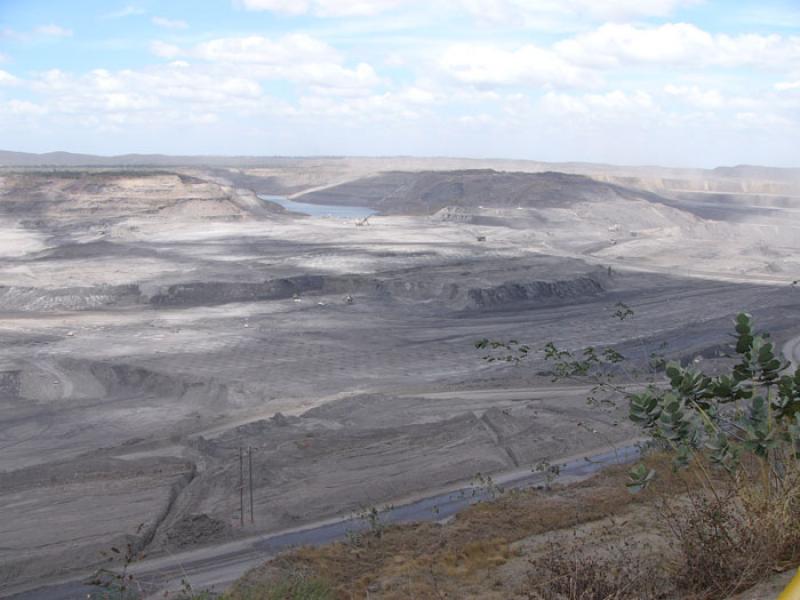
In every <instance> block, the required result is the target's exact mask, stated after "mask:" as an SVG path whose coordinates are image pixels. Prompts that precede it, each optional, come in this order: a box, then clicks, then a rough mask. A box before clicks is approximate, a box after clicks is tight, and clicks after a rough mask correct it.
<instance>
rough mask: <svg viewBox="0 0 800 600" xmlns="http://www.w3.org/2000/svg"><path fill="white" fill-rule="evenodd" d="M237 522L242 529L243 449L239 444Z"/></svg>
mask: <svg viewBox="0 0 800 600" xmlns="http://www.w3.org/2000/svg"><path fill="white" fill-rule="evenodd" d="M239 524H240V525H241V526H242V529H244V451H243V450H242V447H241V446H239Z"/></svg>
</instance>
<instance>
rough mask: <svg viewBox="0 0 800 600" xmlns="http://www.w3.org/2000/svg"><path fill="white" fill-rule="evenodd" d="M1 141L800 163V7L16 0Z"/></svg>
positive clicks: (775, 2) (0, 63)
mask: <svg viewBox="0 0 800 600" xmlns="http://www.w3.org/2000/svg"><path fill="white" fill-rule="evenodd" d="M0 149H6V150H17V151H26V152H49V151H54V150H66V151H72V152H87V153H93V154H124V153H129V152H143V153H150V152H154V153H165V154H214V155H282V156H305V155H362V156H374V155H381V156H396V155H414V156H461V157H475V158H523V159H533V160H543V161H589V162H606V163H616V164H632V165H644V164H658V165H664V166H686V167H714V166H718V165H734V164H743V163H747V164H761V165H772V166H795V167H797V166H800V158H798V156H800V152H799V150H800V0H170V1H169V2H164V1H163V0H162V1H155V0H130V2H127V1H125V0H123V1H122V2H116V1H115V0H102V1H101V0H72V1H63V0H49V1H47V0H0Z"/></svg>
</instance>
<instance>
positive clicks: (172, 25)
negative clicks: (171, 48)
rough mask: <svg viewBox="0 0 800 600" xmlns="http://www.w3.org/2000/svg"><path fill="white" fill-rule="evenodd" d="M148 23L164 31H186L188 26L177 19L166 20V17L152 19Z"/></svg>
mask: <svg viewBox="0 0 800 600" xmlns="http://www.w3.org/2000/svg"><path fill="white" fill-rule="evenodd" d="M150 21H151V22H152V23H153V25H155V26H157V27H163V28H164V29H188V28H189V24H188V23H187V22H186V21H181V20H179V19H167V18H166V17H152V18H151V19H150Z"/></svg>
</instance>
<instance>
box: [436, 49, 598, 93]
mask: <svg viewBox="0 0 800 600" xmlns="http://www.w3.org/2000/svg"><path fill="white" fill-rule="evenodd" d="M438 65H439V67H440V68H441V69H442V70H443V71H444V72H445V73H447V74H448V75H449V76H450V77H452V78H453V79H455V80H457V81H459V82H462V83H466V84H473V85H479V86H481V85H484V86H489V85H555V86H585V85H592V84H594V83H596V82H597V78H596V77H595V76H594V75H593V74H591V73H590V72H588V71H585V70H583V69H581V68H579V67H576V66H574V65H572V64H570V63H568V62H567V61H565V60H563V59H562V58H561V57H559V56H558V55H557V54H555V53H554V52H552V51H550V50H548V49H544V48H539V47H538V46H534V45H532V44H528V45H525V46H521V47H519V48H516V49H513V50H508V49H505V48H500V47H497V46H489V45H480V46H479V45H475V44H455V45H452V46H450V47H448V48H447V49H445V51H444V52H443V54H442V55H441V56H440V58H439V61H438Z"/></svg>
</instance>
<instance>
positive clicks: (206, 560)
mask: <svg viewBox="0 0 800 600" xmlns="http://www.w3.org/2000/svg"><path fill="white" fill-rule="evenodd" d="M640 441H641V440H631V441H629V442H628V443H627V444H626V445H623V446H619V447H617V448H605V449H603V450H600V451H598V450H595V451H594V453H592V454H584V455H578V456H573V457H570V458H566V459H563V460H560V461H554V462H553V465H558V467H559V468H560V478H561V479H560V480H561V481H563V480H574V479H580V478H584V477H587V476H589V475H591V474H593V473H596V472H597V471H599V470H601V469H602V468H604V467H607V466H609V465H612V464H622V463H627V462H632V461H633V460H635V459H636V457H637V456H638V455H639V442H640ZM545 478H546V476H545V475H544V474H543V473H538V472H532V471H531V469H530V468H525V469H519V470H516V471H513V472H508V473H505V474H502V475H498V476H496V477H495V478H494V481H495V483H496V484H497V485H498V486H501V487H503V488H504V489H523V488H530V487H535V486H537V485H542V484H543V483H545ZM492 493H493V492H492V490H489V489H486V488H483V487H475V486H474V485H472V484H460V485H458V486H455V487H452V488H450V489H446V490H441V491H439V492H437V493H435V494H433V495H429V496H426V497H421V498H417V499H414V500H411V501H409V502H407V503H405V504H400V505H397V506H392V507H391V508H389V509H387V510H386V511H385V512H384V513H383V514H382V518H383V520H384V521H385V522H387V523H408V522H414V521H440V520H444V519H447V518H449V517H451V516H453V515H454V514H456V513H457V512H459V511H460V510H462V509H464V508H466V507H467V506H469V505H471V504H474V503H476V502H479V501H481V500H485V499H488V498H490V496H491V494H492ZM365 528H367V524H366V523H365V522H364V521H363V520H362V519H358V518H356V517H349V518H343V519H332V520H328V521H322V522H318V523H315V524H312V525H308V526H306V527H303V528H300V529H293V530H288V531H283V532H279V533H273V534H268V535H261V536H256V537H252V538H248V539H244V540H239V541H236V542H230V543H227V544H221V545H217V546H212V547H208V548H201V549H198V550H192V551H188V552H182V553H180V554H175V555H171V556H166V557H161V558H155V559H149V560H146V561H142V562H141V563H137V564H136V565H134V568H132V569H131V571H132V572H133V573H134V574H135V577H136V580H137V581H138V582H139V583H140V584H141V585H142V588H143V590H144V591H145V594H146V595H155V594H156V593H159V594H161V593H162V592H164V591H167V590H178V589H180V587H181V580H182V579H184V578H185V579H186V580H188V581H189V582H190V583H191V585H192V588H193V589H195V590H212V589H222V588H224V587H226V586H227V585H229V584H230V583H231V582H233V581H235V580H236V579H238V578H239V577H240V576H241V575H242V574H244V573H245V571H247V570H248V569H251V568H252V567H255V566H257V565H259V564H261V563H263V562H265V561H266V560H267V559H269V558H271V557H272V556H274V555H276V554H277V553H279V552H282V551H285V550H288V549H290V548H292V547H296V546H302V545H319V544H325V543H328V542H333V541H336V540H341V539H344V538H345V537H346V535H347V534H348V532H354V531H359V530H363V529H365ZM87 577H88V575H87ZM85 580H86V577H82V578H75V579H71V580H64V581H61V582H59V583H54V584H52V585H48V586H40V587H37V588H34V589H28V590H25V591H20V592H18V593H15V594H13V595H9V596H5V597H8V598H13V599H14V600H77V599H85V598H86V597H87V594H89V593H91V592H93V591H97V590H96V588H91V587H89V586H87V585H85V584H84V583H83V581H85Z"/></svg>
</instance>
